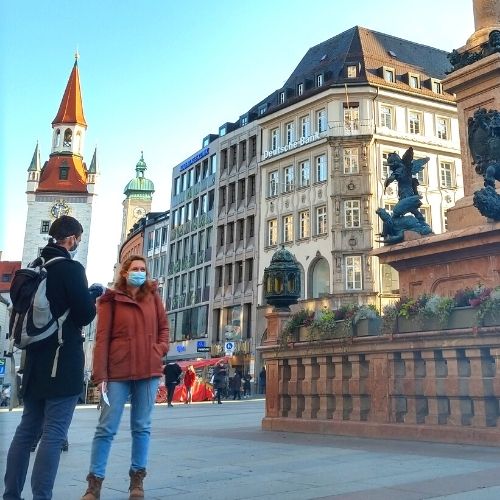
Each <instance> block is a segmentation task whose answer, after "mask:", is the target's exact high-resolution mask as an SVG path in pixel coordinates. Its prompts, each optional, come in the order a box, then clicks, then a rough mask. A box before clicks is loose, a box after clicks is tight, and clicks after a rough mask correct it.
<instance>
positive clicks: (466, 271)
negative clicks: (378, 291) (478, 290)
mask: <svg viewBox="0 0 500 500" xmlns="http://www.w3.org/2000/svg"><path fill="white" fill-rule="evenodd" d="M372 255H375V256H376V257H378V258H379V259H380V262H381V263H382V264H389V265H391V266H392V267H394V269H396V270H397V271H398V272H399V290H400V295H401V296H403V297H417V296H418V295H421V294H423V293H436V294H438V295H453V294H454V293H455V292H456V291H457V290H459V289H460V288H465V287H466V286H469V287H475V286H477V285H478V283H482V284H484V285H485V286H487V287H495V286H498V285H499V284H500V222H496V223H489V224H488V223H487V224H484V225H482V226H476V227H466V228H465V229H461V230H456V231H450V232H447V233H444V234H439V235H432V236H425V237H422V238H420V239H418V240H412V241H405V242H403V243H398V244H396V245H390V246H385V247H382V248H378V249H376V250H373V251H372Z"/></svg>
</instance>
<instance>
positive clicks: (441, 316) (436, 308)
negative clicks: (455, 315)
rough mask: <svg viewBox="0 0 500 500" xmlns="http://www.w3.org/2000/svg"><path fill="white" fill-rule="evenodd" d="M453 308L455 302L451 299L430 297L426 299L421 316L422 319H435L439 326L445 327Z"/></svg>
mask: <svg viewBox="0 0 500 500" xmlns="http://www.w3.org/2000/svg"><path fill="white" fill-rule="evenodd" d="M454 307H455V301H454V300H453V299H452V298H451V297H440V296H439V295H432V296H430V297H428V298H427V301H426V303H425V305H424V307H423V309H422V313H421V314H422V316H423V317H424V318H437V320H438V322H439V324H440V325H441V326H446V325H447V323H448V320H449V318H450V314H451V310H452V309H453V308H454Z"/></svg>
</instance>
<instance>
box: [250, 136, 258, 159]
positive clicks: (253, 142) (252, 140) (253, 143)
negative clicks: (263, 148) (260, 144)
mask: <svg viewBox="0 0 500 500" xmlns="http://www.w3.org/2000/svg"><path fill="white" fill-rule="evenodd" d="M250 154H251V155H252V158H255V157H256V156H257V137H256V136H255V135H252V137H250Z"/></svg>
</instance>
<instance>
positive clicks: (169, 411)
mask: <svg viewBox="0 0 500 500" xmlns="http://www.w3.org/2000/svg"><path fill="white" fill-rule="evenodd" d="M263 414H264V401H263V400H258V399H251V400H243V401H236V402H232V401H226V402H224V404H222V405H216V404H215V405H214V404H211V403H198V404H193V405H189V406H188V405H182V404H179V405H175V406H174V408H167V407H166V406H165V405H158V406H157V407H156V408H155V410H154V415H153V436H152V446H151V453H150V465H149V467H148V477H147V478H146V480H145V486H146V498H147V499H150V500H153V499H155V500H157V499H168V498H176V499H186V500H188V499H190V500H198V499H212V498H213V499H218V500H226V499H227V500H236V499H259V500H267V499H269V500H270V499H286V500H294V499H297V500H305V499H313V498H322V499H325V498H335V499H351V500H355V499H363V500H379V499H380V500H391V499H401V500H413V499H424V498H447V499H457V500H459V499H460V500H462V499H473V500H483V499H489V500H493V499H494V500H498V499H500V449H498V448H488V447H479V446H461V445H443V444H433V443H416V442H408V441H389V440H376V439H360V438H349V437H337V436H321V435H314V434H312V435H310V434H289V433H282V432H264V431H261V429H260V421H261V419H262V417H263ZM97 415H98V413H97V410H96V408H95V406H88V407H79V408H78V409H77V410H76V412H75V416H74V419H73V423H72V425H71V429H70V433H69V441H70V448H69V452H68V453H63V455H62V458H61V464H60V467H59V474H58V477H57V480H56V486H55V489H54V500H78V499H79V498H80V496H81V494H82V492H83V491H84V490H85V485H86V483H85V476H86V473H87V468H88V462H89V456H90V444H91V440H92V436H93V431H94V427H95V424H96V420H97ZM19 417H20V413H19V412H17V411H15V412H11V413H9V412H6V411H1V412H0V471H1V475H2V477H3V471H4V469H5V456H6V452H7V448H8V446H9V441H10V436H12V433H13V431H14V429H15V426H16V425H17V422H18V421H19ZM128 417H129V411H128V410H126V412H125V413H124V418H123V421H122V425H121V428H120V431H119V433H118V435H117V436H116V439H115V441H114V444H113V448H112V450H111V456H110V460H109V464H108V470H107V478H106V479H105V481H104V489H103V493H102V496H101V498H102V500H126V499H128V495H127V488H128V474H127V473H128V467H129V455H130V441H129V422H128ZM24 496H25V499H26V500H28V499H30V498H31V491H30V489H29V481H27V487H26V488H25V492H24Z"/></svg>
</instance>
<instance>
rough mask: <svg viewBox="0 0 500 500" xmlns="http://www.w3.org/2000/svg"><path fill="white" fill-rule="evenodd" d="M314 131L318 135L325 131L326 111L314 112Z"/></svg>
mask: <svg viewBox="0 0 500 500" xmlns="http://www.w3.org/2000/svg"><path fill="white" fill-rule="evenodd" d="M316 130H317V131H318V132H319V133H321V132H325V131H326V109H320V110H319V111H316Z"/></svg>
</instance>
